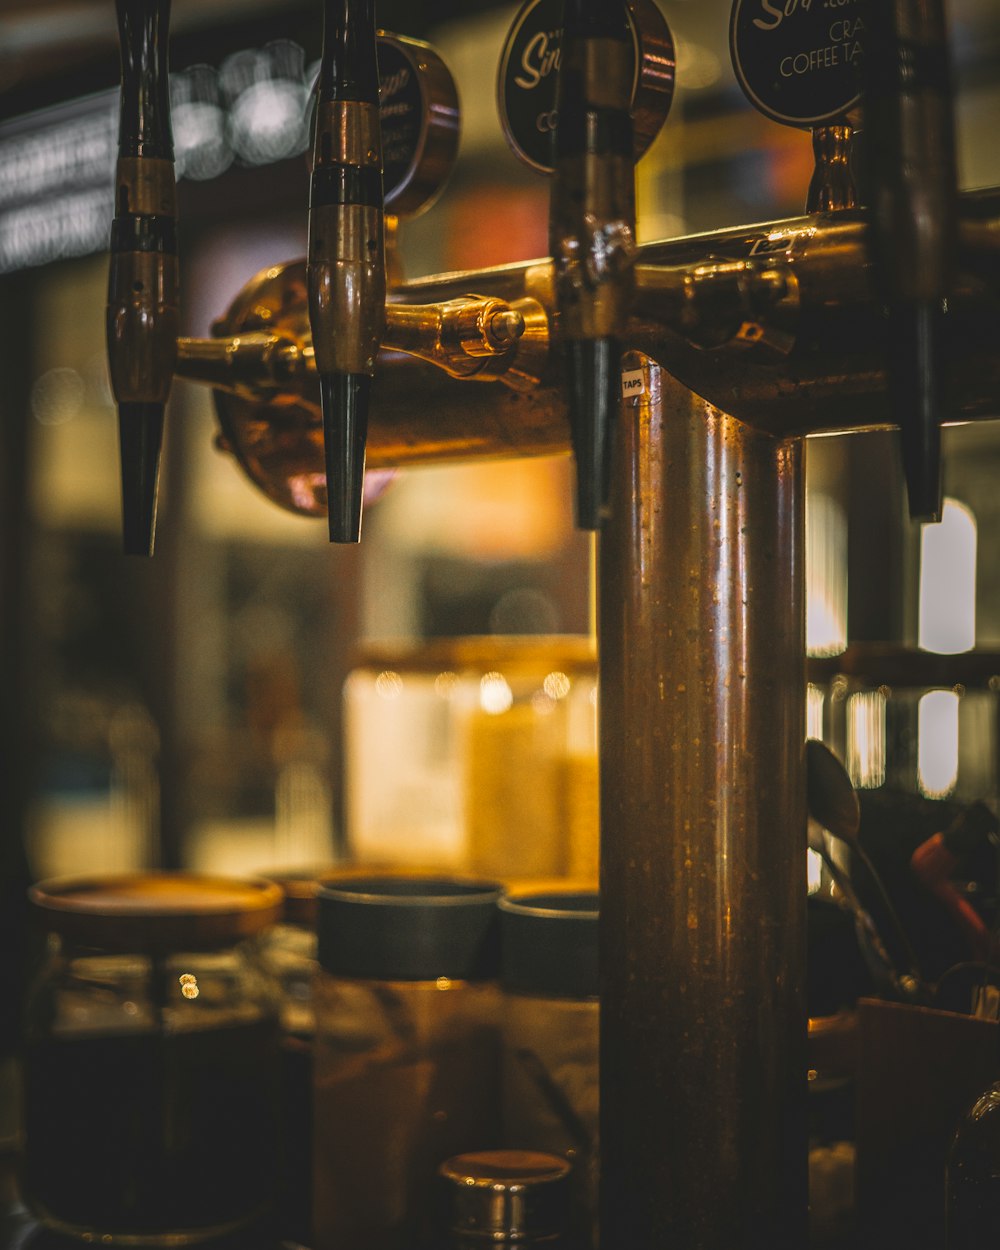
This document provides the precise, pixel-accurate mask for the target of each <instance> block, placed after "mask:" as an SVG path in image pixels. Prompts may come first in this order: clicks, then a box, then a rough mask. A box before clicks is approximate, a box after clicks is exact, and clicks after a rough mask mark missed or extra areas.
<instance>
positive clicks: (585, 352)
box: [549, 0, 635, 529]
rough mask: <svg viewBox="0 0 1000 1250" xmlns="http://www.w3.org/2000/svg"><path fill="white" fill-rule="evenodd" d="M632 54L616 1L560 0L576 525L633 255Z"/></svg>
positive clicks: (562, 301)
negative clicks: (562, 15) (562, 10)
mask: <svg viewBox="0 0 1000 1250" xmlns="http://www.w3.org/2000/svg"><path fill="white" fill-rule="evenodd" d="M633 60H634V53H633V49H632V46H631V40H630V36H629V28H628V21H627V16H626V10H625V6H624V4H623V3H620V0H567V2H566V5H565V9H564V19H563V34H562V42H561V45H560V64H559V84H558V90H557V96H556V99H557V110H558V121H557V125H556V134H555V158H554V164H555V176H554V180H553V184H552V200H551V208H550V216H549V233H550V247H551V252H552V256H553V257H554V259H555V270H556V297H557V303H558V307H559V317H560V337H561V338H562V341H563V343H564V345H565V352H566V360H567V382H568V387H569V395H568V398H569V415H570V432H571V436H572V442H573V451H574V454H575V456H576V473H577V508H576V511H577V524H578V525H579V526H580V527H581V528H583V529H598V528H599V527H600V524H601V519H602V517H603V516H604V514H605V511H606V508H607V500H608V492H609V487H610V475H611V469H610V466H611V452H612V439H613V434H614V429H615V426H616V423H617V417H618V413H619V409H620V404H621V367H620V360H621V350H622V348H621V342H620V340H619V337H618V336H619V334H620V332H621V329H622V327H623V325H624V324H625V321H626V318H627V316H628V310H629V304H630V300H631V292H632V286H633V275H632V267H631V266H632V261H633V260H634V256H635V167H634V158H633V140H632V117H631V113H630V102H631V93H632V78H633V74H634V64H633Z"/></svg>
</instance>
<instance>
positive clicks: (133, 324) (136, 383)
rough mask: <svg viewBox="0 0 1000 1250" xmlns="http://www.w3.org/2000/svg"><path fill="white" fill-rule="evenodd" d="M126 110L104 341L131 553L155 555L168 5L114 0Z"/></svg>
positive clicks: (165, 370) (172, 197) (165, 376)
mask: <svg viewBox="0 0 1000 1250" xmlns="http://www.w3.org/2000/svg"><path fill="white" fill-rule="evenodd" d="M116 8H117V16H118V33H119V41H120V46H121V69H122V80H121V109H120V119H119V140H118V163H117V166H116V171H115V217H114V223H113V225H112V228H111V266H110V273H109V278H108V305H107V342H108V363H109V367H110V372H111V384H112V388H113V390H114V394H115V399H116V401H117V404H118V434H119V445H120V451H121V486H122V519H123V532H124V547H125V552H126V553H127V554H129V555H151V554H152V551H153V539H154V528H155V521H156V490H157V478H158V471H159V459H160V444H161V441H162V437H163V412H164V406H165V404H166V401H167V396H168V395H169V393H170V383H171V381H172V379H173V373H174V364H175V362H176V358H177V330H178V272H177V230H176V218H177V208H176V192H175V183H174V165H173V158H174V154H173V140H172V136H171V131H170V88H169V79H168V76H167V37H168V30H169V23H170V0H116Z"/></svg>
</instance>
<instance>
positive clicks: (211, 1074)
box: [22, 874, 281, 1246]
mask: <svg viewBox="0 0 1000 1250" xmlns="http://www.w3.org/2000/svg"><path fill="white" fill-rule="evenodd" d="M31 900H32V903H33V904H34V908H35V911H36V913H37V917H38V919H39V920H40V921H41V923H42V924H43V926H44V927H45V928H46V929H47V930H48V932H49V935H50V936H49V942H48V956H47V959H46V961H45V964H44V966H43V967H42V968H41V970H40V972H39V975H38V977H37V978H36V980H35V983H34V986H33V989H32V991H31V993H30V995H29V1000H28V1017H27V1030H26V1045H25V1091H24V1136H25V1140H24V1163H23V1178H22V1179H23V1185H22V1188H23V1193H24V1197H25V1199H26V1201H27V1203H28V1205H29V1207H30V1208H31V1209H32V1211H33V1212H34V1213H35V1214H36V1215H37V1216H38V1217H39V1218H40V1219H41V1220H42V1222H43V1223H44V1224H46V1225H48V1226H49V1227H51V1228H53V1229H56V1230H58V1231H59V1232H61V1233H66V1234H69V1235H72V1236H77V1237H81V1238H83V1239H85V1240H88V1241H98V1240H99V1241H101V1242H103V1243H105V1244H119V1245H138V1244H143V1245H160V1246H166V1245H183V1244H185V1243H190V1242H196V1241H200V1240H203V1239H206V1238H210V1237H215V1236H218V1235H220V1234H222V1233H225V1232H229V1231H234V1230H237V1229H239V1228H242V1227H246V1226H248V1225H251V1224H253V1223H254V1222H255V1221H256V1220H258V1219H259V1218H260V1217H262V1216H263V1215H265V1214H266V1213H267V1212H268V1210H269V1208H270V1205H271V1199H272V1190H273V1185H274V1176H275V1170H276V1162H277V1106H276V1103H277V1042H278V997H277V992H276V989H275V986H274V983H273V982H272V981H271V980H270V978H269V977H268V976H267V975H266V973H265V972H264V971H263V969H262V967H261V964H260V962H259V959H258V953H257V950H256V942H255V940H254V939H255V936H256V935H257V934H259V933H260V932H261V931H262V930H263V929H264V928H265V927H266V926H267V925H269V924H270V923H271V922H273V920H274V919H275V918H276V916H277V915H278V911H279V907H280V904H281V893H280V891H279V889H278V887H277V886H275V885H273V884H271V883H270V882H264V881H231V880H224V879H218V878H207V877H194V876H186V875H180V874H178V875H169V874H162V875H148V876H130V877H109V878H101V879H96V878H94V879H86V880H69V881H57V882H46V883H43V884H42V885H39V886H36V887H35V888H34V889H32V891H31Z"/></svg>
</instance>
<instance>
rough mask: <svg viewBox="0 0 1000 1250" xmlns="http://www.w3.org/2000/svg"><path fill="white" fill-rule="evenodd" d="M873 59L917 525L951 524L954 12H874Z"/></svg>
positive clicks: (872, 152)
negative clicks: (947, 420)
mask: <svg viewBox="0 0 1000 1250" xmlns="http://www.w3.org/2000/svg"><path fill="white" fill-rule="evenodd" d="M865 22H866V26H867V27H868V31H867V35H866V40H867V42H866V48H865V57H864V74H865V99H864V117H865V130H866V132H867V138H866V145H865V148H866V152H867V156H868V159H867V162H866V164H867V169H866V173H867V178H868V187H867V200H868V203H869V205H870V206H871V224H870V228H869V241H870V247H871V254H872V263H873V268H874V271H875V276H876V281H877V283H878V287H879V293H880V295H881V297H882V300H883V302H884V304H885V306H886V309H887V313H888V344H887V359H886V372H887V375H888V383H889V397H890V403H891V405H892V410H893V416H894V419H895V421H896V423H897V424H898V425H899V428H900V434H901V443H902V451H903V468H904V472H905V474H906V485H907V494H908V496H909V504H910V515H911V517H913V519H914V520H925V521H939V520H940V519H941V502H942V501H941V494H942V491H941V452H940V447H941V432H940V425H941V420H942V417H943V416H944V415H945V406H946V402H947V401H946V391H947V377H946V368H945V362H946V356H947V351H946V347H945V342H944V340H945V332H946V303H947V299H948V296H949V294H950V291H951V288H952V283H953V275H954V265H955V253H956V249H957V235H958V205H957V191H956V184H957V176H956V160H955V128H954V117H953V101H952V92H951V75H950V72H949V65H948V43H947V31H946V23H945V14H944V0H886V2H885V3H881V4H876V5H872V6H871V11H870V13H868V14H866V17H865Z"/></svg>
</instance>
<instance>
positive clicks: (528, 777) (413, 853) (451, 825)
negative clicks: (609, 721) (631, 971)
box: [345, 635, 598, 881]
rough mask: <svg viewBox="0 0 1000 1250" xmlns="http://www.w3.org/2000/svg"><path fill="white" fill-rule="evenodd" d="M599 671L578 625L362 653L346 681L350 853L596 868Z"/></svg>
mask: <svg viewBox="0 0 1000 1250" xmlns="http://www.w3.org/2000/svg"><path fill="white" fill-rule="evenodd" d="M596 669H597V666H596V657H595V649H594V643H593V642H592V640H591V639H589V638H586V637H579V636H559V635H553V636H550V637H496V636H490V637H467V638H448V639H434V640H432V641H430V642H426V643H423V644H421V645H420V646H419V647H416V648H412V649H409V650H403V649H399V648H389V647H373V648H369V649H367V650H366V651H365V652H363V653H362V655H361V657H360V661H359V663H358V665H357V666H356V667H355V669H354V670H353V671H352V673H351V675H350V677H349V678H348V680H347V684H346V687H345V717H346V727H347V791H348V793H347V803H348V825H349V828H350V837H351V850H352V854H353V855H354V856H355V857H357V858H359V859H362V860H367V861H368V862H375V861H382V862H392V863H395V864H406V865H421V866H424V867H427V868H432V869H434V870H440V871H447V872H462V873H469V874H472V875H474V876H483V877H490V878H495V879H497V880H501V881H509V880H512V879H517V878H521V879H524V878H529V877H532V878H542V877H574V878H589V877H594V878H596V876H597V843H598V833H597V829H598V817H597V806H598V804H597V671H596ZM512 778H513V779H514V780H512ZM512 830H516V831H517V836H516V837H515V836H512Z"/></svg>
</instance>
